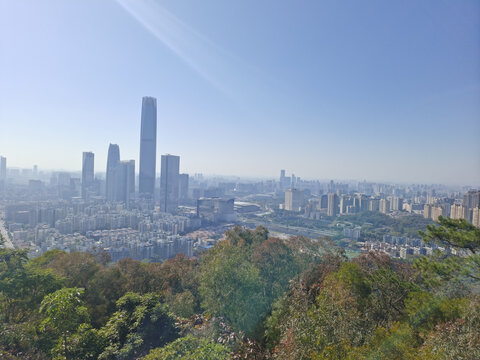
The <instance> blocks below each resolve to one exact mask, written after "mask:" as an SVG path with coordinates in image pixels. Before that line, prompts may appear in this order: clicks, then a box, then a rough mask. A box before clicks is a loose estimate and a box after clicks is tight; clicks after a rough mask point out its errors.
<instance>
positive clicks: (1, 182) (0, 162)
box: [0, 156, 7, 197]
mask: <svg viewBox="0 0 480 360" xmlns="http://www.w3.org/2000/svg"><path fill="white" fill-rule="evenodd" d="M6 181H7V158H6V157H3V156H0V196H1V197H4V196H5V188H6V184H5V183H6Z"/></svg>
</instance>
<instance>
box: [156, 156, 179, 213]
mask: <svg viewBox="0 0 480 360" xmlns="http://www.w3.org/2000/svg"><path fill="white" fill-rule="evenodd" d="M179 168H180V157H179V156H175V155H162V166H161V173H160V211H163V212H168V213H173V212H175V211H176V210H177V207H178V175H179Z"/></svg>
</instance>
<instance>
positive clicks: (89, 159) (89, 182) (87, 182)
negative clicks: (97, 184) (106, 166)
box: [82, 152, 95, 199]
mask: <svg viewBox="0 0 480 360" xmlns="http://www.w3.org/2000/svg"><path fill="white" fill-rule="evenodd" d="M94 161H95V155H94V154H93V153H92V152H84V153H83V160H82V198H83V199H86V198H87V195H88V191H89V190H90V189H91V188H92V186H93V184H94V180H95V176H94Z"/></svg>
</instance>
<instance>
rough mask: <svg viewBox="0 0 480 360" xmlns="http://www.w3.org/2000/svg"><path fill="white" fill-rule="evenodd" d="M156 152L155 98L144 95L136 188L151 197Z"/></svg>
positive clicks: (153, 184)
mask: <svg viewBox="0 0 480 360" xmlns="http://www.w3.org/2000/svg"><path fill="white" fill-rule="evenodd" d="M156 152H157V99H155V98H153V97H147V96H146V97H144V98H143V99H142V124H141V129H140V169H139V171H140V174H139V178H138V190H139V193H140V194H149V195H150V196H152V197H153V193H154V190H155V163H156Z"/></svg>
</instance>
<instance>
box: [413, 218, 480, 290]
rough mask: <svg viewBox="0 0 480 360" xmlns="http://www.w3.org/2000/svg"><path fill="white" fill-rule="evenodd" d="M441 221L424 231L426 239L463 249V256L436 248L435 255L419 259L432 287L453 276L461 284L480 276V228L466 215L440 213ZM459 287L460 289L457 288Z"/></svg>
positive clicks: (424, 274)
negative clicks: (455, 217) (442, 214)
mask: <svg viewBox="0 0 480 360" xmlns="http://www.w3.org/2000/svg"><path fill="white" fill-rule="evenodd" d="M438 221H439V224H438V225H429V226H427V231H426V232H420V235H422V237H423V241H424V242H432V241H433V242H435V243H437V244H439V245H442V246H447V247H452V248H454V249H457V250H460V251H463V252H464V254H462V256H457V255H453V254H452V253H451V252H449V251H446V252H444V253H441V252H440V251H437V252H435V254H434V256H433V257H422V258H420V259H419V260H417V261H416V262H415V268H416V269H417V270H418V271H419V273H420V274H421V275H422V276H423V278H424V282H425V285H426V286H427V287H429V288H435V287H439V286H444V287H445V286H447V285H448V284H449V281H450V280H454V281H455V282H456V284H455V285H453V288H452V289H450V290H451V291H455V290H456V289H455V287H457V286H458V285H466V283H465V282H464V281H463V280H464V279H469V280H470V281H472V282H473V283H476V282H478V281H479V280H480V255H479V254H478V251H479V250H480V229H477V228H476V227H474V226H473V225H472V224H469V223H468V222H467V221H466V220H465V219H456V220H455V219H448V218H444V217H439V220H438ZM457 290H458V289H457Z"/></svg>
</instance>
